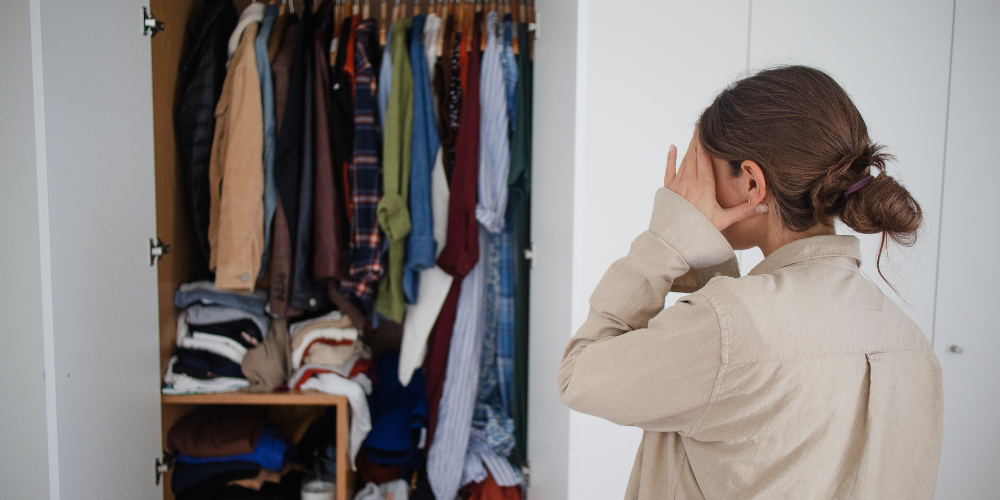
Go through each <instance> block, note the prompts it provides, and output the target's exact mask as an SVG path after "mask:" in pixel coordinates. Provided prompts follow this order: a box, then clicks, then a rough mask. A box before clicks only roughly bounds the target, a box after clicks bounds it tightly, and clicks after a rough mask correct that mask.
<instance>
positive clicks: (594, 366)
mask: <svg viewBox="0 0 1000 500" xmlns="http://www.w3.org/2000/svg"><path fill="white" fill-rule="evenodd" d="M732 259H734V254H733V251H732V249H731V248H730V246H729V244H728V243H727V242H726V240H725V238H723V236H722V234H721V233H719V231H717V230H716V229H715V228H714V227H713V226H712V224H711V223H710V222H709V221H708V219H706V218H705V217H704V216H703V215H702V214H701V213H700V212H698V211H697V209H695V208H694V207H693V206H692V205H691V204H689V203H688V202H687V201H685V200H684V199H683V198H681V197H680V196H679V195H677V194H675V193H674V192H672V191H670V190H667V189H660V190H659V191H658V192H657V194H656V202H655V208H654V212H653V216H652V221H651V222H650V226H649V231H646V232H644V233H643V234H641V235H640V236H639V237H638V238H636V240H635V241H634V242H633V243H632V247H631V250H630V251H629V254H628V256H626V257H625V258H623V259H620V260H618V261H617V262H615V263H614V264H612V266H611V268H610V269H609V270H608V271H607V273H606V274H605V275H604V277H603V279H602V280H601V282H600V284H599V285H598V286H597V289H596V290H595V291H594V293H593V295H592V296H591V298H590V305H591V309H590V315H589V317H588V319H587V321H586V322H585V323H584V325H583V326H582V327H581V328H580V331H579V332H578V333H577V334H576V336H575V337H573V339H572V340H571V341H570V343H569V345H568V346H567V348H566V352H565V354H564V356H563V363H562V367H561V368H560V370H559V377H558V378H559V390H560V394H561V395H562V400H563V402H564V403H565V404H566V405H568V406H569V407H570V408H573V409H574V410H577V411H580V412H583V413H588V414H591V415H596V416H599V417H602V418H606V419H608V420H610V421H612V422H615V423H618V424H622V425H634V426H637V427H640V428H642V429H643V430H644V431H645V432H644V433H643V438H642V443H641V444H640V446H639V451H638V453H637V454H636V458H635V464H634V466H633V468H632V476H631V478H630V479H629V484H628V488H627V490H626V493H625V498H628V499H701V498H709V499H726V500H735V499H745V498H763V499H774V498H794V499H816V498H837V499H896V498H898V499H920V498H928V499H929V498H933V496H934V487H935V482H936V480H937V470H938V461H939V458H940V454H941V438H942V414H943V396H942V383H941V368H940V365H939V364H938V360H937V357H936V356H935V355H934V352H933V351H932V350H931V346H930V344H929V343H928V342H927V339H926V338H925V337H924V335H923V333H922V332H921V331H920V329H919V328H918V327H917V325H916V324H915V323H914V322H913V321H912V320H911V319H910V318H909V317H908V316H907V315H906V314H905V313H904V312H903V311H902V310H901V309H900V308H899V307H898V306H897V305H896V304H895V303H894V302H893V301H892V300H891V299H889V298H887V297H885V296H884V295H883V293H882V291H881V290H880V289H879V288H878V287H877V286H876V285H875V284H874V283H872V282H871V281H870V280H868V279H867V278H866V277H865V276H864V275H863V274H862V273H861V272H860V270H859V269H858V266H859V265H860V261H861V255H860V244H859V241H858V239H857V238H855V237H853V236H833V235H831V236H816V237H812V238H805V239H801V240H797V241H794V242H792V243H789V244H787V245H785V246H783V247H781V248H779V249H778V250H777V251H775V252H774V253H772V254H771V255H769V256H768V257H767V258H766V259H765V260H764V261H763V262H761V263H760V265H758V266H757V267H756V268H755V269H754V270H753V271H752V272H751V273H750V275H749V276H745V277H742V278H731V277H726V276H721V277H716V278H714V279H711V281H709V282H708V283H707V284H706V285H705V286H704V287H703V288H701V289H700V290H698V291H697V292H695V293H692V294H690V295H687V296H685V297H683V298H682V299H681V300H679V301H678V302H677V304H676V305H674V306H672V307H669V308H667V309H663V303H664V297H665V296H666V294H667V291H668V290H670V288H671V284H672V282H673V281H674V280H675V278H678V277H680V276H682V275H685V274H686V273H688V272H689V270H690V269H691V268H713V269H723V270H726V271H725V272H727V273H729V274H735V272H736V271H735V270H736V266H735V261H733V260H732ZM695 274H696V275H697V274H698V273H695ZM702 274H703V273H702ZM689 276H691V275H689Z"/></svg>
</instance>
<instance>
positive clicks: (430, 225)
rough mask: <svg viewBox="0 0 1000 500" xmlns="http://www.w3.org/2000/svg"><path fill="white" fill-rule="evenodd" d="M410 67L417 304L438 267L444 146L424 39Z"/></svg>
mask: <svg viewBox="0 0 1000 500" xmlns="http://www.w3.org/2000/svg"><path fill="white" fill-rule="evenodd" d="M423 24H424V16H421V15H417V16H414V17H413V33H415V34H419V33H422V32H423ZM411 40H412V41H411V43H410V68H411V69H412V71H413V136H412V137H413V138H412V141H411V149H410V176H409V183H410V188H409V213H410V234H409V235H408V237H407V239H406V265H405V267H404V269H403V294H404V297H405V300H406V302H407V303H408V304H413V303H415V302H416V301H417V291H418V287H419V284H420V272H421V271H423V270H425V269H430V268H432V267H434V266H435V265H436V262H435V261H436V259H437V243H436V242H435V241H434V217H433V214H432V213H431V210H432V207H431V169H432V168H433V167H434V161H435V159H436V157H437V150H438V148H439V147H440V142H439V141H438V135H437V125H436V124H435V123H434V109H433V104H432V102H431V93H430V78H429V77H428V74H427V60H426V59H425V57H426V53H425V52H424V44H423V38H422V37H420V36H413V37H411Z"/></svg>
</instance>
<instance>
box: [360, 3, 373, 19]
mask: <svg viewBox="0 0 1000 500" xmlns="http://www.w3.org/2000/svg"><path fill="white" fill-rule="evenodd" d="M371 17H372V6H371V0H365V4H364V5H363V6H362V7H361V19H369V18H371Z"/></svg>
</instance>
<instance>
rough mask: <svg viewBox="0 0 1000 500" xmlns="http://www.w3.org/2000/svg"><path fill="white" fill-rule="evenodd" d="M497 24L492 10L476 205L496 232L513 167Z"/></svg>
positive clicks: (483, 83)
mask: <svg viewBox="0 0 1000 500" xmlns="http://www.w3.org/2000/svg"><path fill="white" fill-rule="evenodd" d="M497 26H498V25H497V13H496V12H490V13H489V14H488V15H487V16H486V34H487V39H486V50H485V51H484V52H483V68H482V77H481V79H480V83H479V89H480V90H479V105H480V107H481V109H482V111H481V113H482V114H481V117H480V122H479V123H480V126H479V204H478V205H477V206H476V219H478V220H479V222H481V223H482V224H483V225H484V226H486V229H488V230H489V231H490V232H493V233H499V232H500V231H502V230H503V226H504V215H505V213H506V210H507V173H508V171H509V170H510V145H509V143H508V139H507V131H508V129H509V125H508V122H507V86H506V82H505V81H504V72H503V66H502V65H501V63H500V53H501V51H502V50H503V43H502V42H501V38H500V37H499V36H498V35H499V33H498V30H497Z"/></svg>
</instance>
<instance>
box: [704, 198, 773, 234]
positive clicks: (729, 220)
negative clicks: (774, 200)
mask: <svg viewBox="0 0 1000 500" xmlns="http://www.w3.org/2000/svg"><path fill="white" fill-rule="evenodd" d="M765 213H767V205H765V204H763V203H761V204H760V205H757V206H756V207H751V206H750V203H747V204H746V205H740V206H737V207H733V208H720V209H719V211H718V212H716V214H715V217H712V224H714V225H715V227H716V229H718V230H719V231H722V230H723V229H725V228H727V227H729V226H732V225H733V224H736V223H737V222H740V221H743V220H747V219H749V218H751V217H754V216H757V215H761V214H765Z"/></svg>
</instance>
